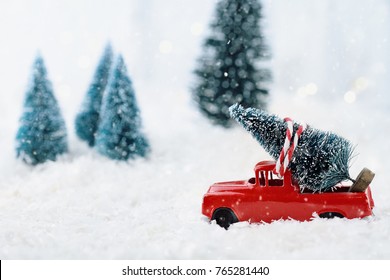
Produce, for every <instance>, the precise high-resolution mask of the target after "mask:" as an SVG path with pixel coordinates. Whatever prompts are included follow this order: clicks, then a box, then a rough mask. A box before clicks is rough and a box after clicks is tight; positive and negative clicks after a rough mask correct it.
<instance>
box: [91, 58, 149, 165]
mask: <svg viewBox="0 0 390 280" xmlns="http://www.w3.org/2000/svg"><path fill="white" fill-rule="evenodd" d="M100 117H101V121H100V124H99V128H98V130H97V134H96V148H97V150H98V152H99V153H101V154H102V155H105V156H107V157H109V158H112V159H115V160H128V159H132V158H135V157H136V156H141V157H145V156H146V155H147V154H148V152H149V149H150V148H149V143H148V141H147V139H146V138H145V136H144V135H143V133H142V132H141V115H140V110H139V109H138V105H137V100H136V97H135V93H134V90H133V86H132V82H131V80H130V78H129V76H128V74H127V70H126V65H125V63H124V61H123V58H122V56H119V57H118V59H117V61H116V64H115V66H114V69H113V72H112V75H111V77H110V80H109V83H108V88H107V92H106V94H105V96H104V98H103V104H102V111H101V115H100Z"/></svg>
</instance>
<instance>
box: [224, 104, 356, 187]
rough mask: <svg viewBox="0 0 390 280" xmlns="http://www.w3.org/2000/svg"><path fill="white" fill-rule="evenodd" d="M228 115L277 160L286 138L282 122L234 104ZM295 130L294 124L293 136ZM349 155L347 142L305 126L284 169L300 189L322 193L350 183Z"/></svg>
mask: <svg viewBox="0 0 390 280" xmlns="http://www.w3.org/2000/svg"><path fill="white" fill-rule="evenodd" d="M230 111H231V116H232V118H233V119H235V120H236V121H237V122H238V123H240V124H241V125H242V126H243V127H244V128H245V129H246V130H247V131H248V132H249V133H251V134H252V136H253V137H254V138H255V139H256V140H257V141H258V142H259V143H260V145H261V146H262V147H263V148H264V149H265V150H266V151H267V152H268V153H269V154H270V155H271V156H272V157H273V158H274V159H275V160H277V159H278V158H279V155H280V152H281V150H282V147H283V145H284V141H285V138H286V131H287V124H286V122H285V121H283V120H282V119H280V118H279V117H278V116H276V115H271V114H267V113H266V112H265V111H263V110H259V109H254V108H248V109H244V108H243V107H242V106H240V105H238V104H235V105H233V106H232V107H231V108H230ZM298 126H299V124H297V123H295V124H294V128H293V130H294V133H295V132H296V131H297V130H298ZM294 133H293V135H294ZM293 137H296V136H293ZM292 141H293V139H292ZM352 152H353V147H352V144H351V142H349V141H348V140H346V139H344V138H343V137H340V136H338V135H336V134H334V133H332V132H324V131H321V130H318V129H315V128H312V127H310V126H309V127H308V128H306V129H305V130H304V131H303V133H302V134H301V136H300V138H299V140H298V143H297V146H296V148H295V150H294V153H293V156H292V159H291V161H290V164H289V166H288V168H289V169H290V170H291V173H292V176H293V178H294V179H295V180H297V181H298V183H299V185H300V186H301V187H306V188H308V189H311V190H313V191H326V190H329V189H330V188H332V187H333V186H335V185H336V184H337V183H339V182H341V181H344V180H348V179H349V180H351V177H350V175H349V170H348V169H349V164H350V159H351V156H352Z"/></svg>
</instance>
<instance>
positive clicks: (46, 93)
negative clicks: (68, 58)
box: [16, 56, 68, 165]
mask: <svg viewBox="0 0 390 280" xmlns="http://www.w3.org/2000/svg"><path fill="white" fill-rule="evenodd" d="M16 142H17V144H16V153H17V157H18V158H21V159H22V160H23V161H25V162H26V163H29V164H31V165H36V164H39V163H43V162H45V161H48V160H51V161H55V160H56V158H57V157H58V156H59V155H61V154H63V153H65V152H67V150H68V144H67V134H66V127H65V122H64V119H63V117H62V115H61V112H60V108H59V106H58V104H57V100H56V99H55V97H54V94H53V88H52V84H51V82H50V81H49V79H48V77H47V71H46V67H45V65H44V62H43V59H42V57H41V56H38V57H37V58H36V59H35V62H34V66H33V74H32V79H31V82H30V85H29V88H28V90H27V92H26V97H25V101H24V110H23V114H22V116H21V118H20V127H19V130H18V132H17V135H16Z"/></svg>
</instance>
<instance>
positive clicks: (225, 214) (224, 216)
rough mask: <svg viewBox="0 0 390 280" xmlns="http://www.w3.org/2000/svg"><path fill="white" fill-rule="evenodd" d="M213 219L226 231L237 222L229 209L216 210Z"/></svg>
mask: <svg viewBox="0 0 390 280" xmlns="http://www.w3.org/2000/svg"><path fill="white" fill-rule="evenodd" d="M213 219H214V220H215V221H216V222H217V224H218V225H219V226H220V227H223V228H224V229H228V228H229V227H230V225H231V224H233V223H235V222H237V218H236V217H235V215H234V213H232V212H231V211H230V210H229V209H219V210H216V211H215V214H214V218H213Z"/></svg>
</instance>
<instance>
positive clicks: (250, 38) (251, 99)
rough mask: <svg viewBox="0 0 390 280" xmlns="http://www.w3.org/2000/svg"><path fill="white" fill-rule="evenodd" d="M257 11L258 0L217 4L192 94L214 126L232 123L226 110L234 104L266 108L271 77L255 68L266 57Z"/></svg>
mask: <svg viewBox="0 0 390 280" xmlns="http://www.w3.org/2000/svg"><path fill="white" fill-rule="evenodd" d="M261 9H262V7H261V5H260V3H259V0H220V1H219V3H218V5H217V9H216V17H215V20H214V22H213V23H212V24H211V29H212V34H211V35H210V36H209V37H208V38H207V39H206V41H205V43H204V51H203V56H202V57H201V59H200V60H199V66H198V69H197V70H196V71H195V74H196V76H197V84H196V86H195V88H194V90H193V97H194V100H195V102H196V103H197V104H198V106H199V108H200V110H201V112H202V113H203V114H204V115H206V116H207V117H208V118H209V119H211V120H212V122H213V123H215V124H219V125H222V126H224V127H229V126H230V125H231V124H232V123H233V121H232V120H231V118H230V115H229V107H230V106H231V105H233V104H234V103H237V102H239V103H241V104H243V105H244V106H246V107H257V108H265V107H266V98H267V96H268V90H267V89H266V88H265V83H266V82H268V81H269V80H270V79H271V73H270V71H269V70H268V69H261V68H260V67H259V62H260V61H261V60H265V59H268V58H269V57H270V55H269V50H268V48H267V46H266V45H265V43H264V36H263V35H262V33H261V30H260V25H259V21H260V19H261V18H262V16H261Z"/></svg>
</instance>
